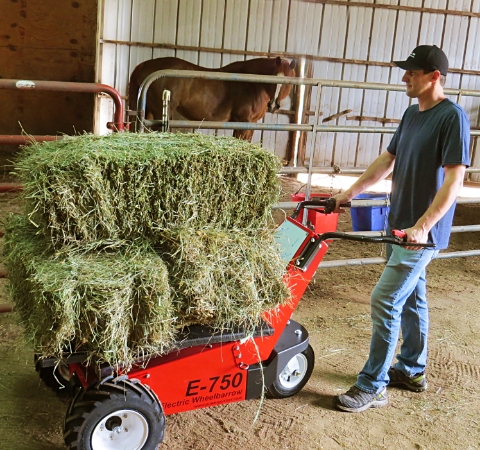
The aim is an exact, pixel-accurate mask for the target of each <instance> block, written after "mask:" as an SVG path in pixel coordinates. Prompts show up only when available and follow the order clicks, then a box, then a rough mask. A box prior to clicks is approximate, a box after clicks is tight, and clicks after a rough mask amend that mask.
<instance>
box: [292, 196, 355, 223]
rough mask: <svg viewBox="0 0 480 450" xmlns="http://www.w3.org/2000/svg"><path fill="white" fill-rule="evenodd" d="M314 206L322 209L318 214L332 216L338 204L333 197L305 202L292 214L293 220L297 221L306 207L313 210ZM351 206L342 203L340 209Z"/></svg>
mask: <svg viewBox="0 0 480 450" xmlns="http://www.w3.org/2000/svg"><path fill="white" fill-rule="evenodd" d="M312 206H316V207H318V208H321V209H320V210H318V212H320V213H323V214H331V213H332V212H333V211H335V208H336V207H337V202H336V200H335V199H334V198H333V197H330V198H323V199H322V198H318V199H317V198H312V199H311V200H305V201H303V202H299V203H298V205H297V207H296V208H295V211H294V212H293V214H292V216H291V217H292V219H296V218H297V217H298V215H299V214H300V211H301V210H302V209H303V208H305V207H310V208H308V209H313V210H315V208H312ZM350 206H351V203H350V202H347V203H342V204H341V205H340V207H344V208H349V207H350Z"/></svg>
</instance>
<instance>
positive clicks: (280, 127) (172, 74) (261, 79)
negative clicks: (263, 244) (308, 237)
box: [137, 70, 480, 267]
mask: <svg viewBox="0 0 480 450" xmlns="http://www.w3.org/2000/svg"><path fill="white" fill-rule="evenodd" d="M166 77H169V78H198V79H204V80H224V81H238V82H250V83H272V84H292V85H304V86H316V87H317V96H316V100H315V109H314V120H313V124H265V123H245V122H211V121H208V122H204V121H187V120H168V119H167V120H168V127H172V128H197V129H199V128H203V129H229V130H233V129H239V130H272V131H303V132H309V133H313V135H312V139H311V140H310V145H309V155H310V158H309V164H308V168H305V167H299V166H298V149H297V148H296V149H295V155H294V158H293V159H294V164H293V167H285V168H283V169H282V170H281V171H280V172H279V173H280V174H296V173H306V174H307V175H308V178H307V184H306V193H305V198H306V199H307V200H308V199H309V198H310V191H311V183H312V175H313V174H314V173H315V174H317V173H324V174H331V175H335V174H339V173H342V174H358V175H360V174H362V173H363V172H364V171H365V169H362V168H348V169H341V168H340V169H338V168H334V167H314V166H313V161H314V155H315V141H316V137H317V135H318V133H325V132H333V133H381V134H393V133H394V132H395V130H396V127H363V126H341V125H321V124H319V123H318V122H319V120H318V119H319V117H320V114H319V112H320V104H321V99H322V88H323V87H338V88H349V89H367V90H380V91H405V86H404V85H391V84H383V83H366V82H352V81H337V80H322V79H315V78H295V77H281V76H263V75H253V74H252V75H250V74H229V73H220V72H203V71H185V70H159V71H157V72H153V73H152V74H150V75H149V76H148V77H147V78H146V79H145V80H144V81H143V83H142V85H141V86H140V89H139V92H138V98H137V124H138V129H139V131H144V129H145V126H165V123H164V121H160V120H146V119H145V108H146V99H147V92H148V88H149V87H150V86H151V84H152V83H153V82H154V81H155V80H158V79H159V78H166ZM444 92H445V94H447V95H457V98H458V99H460V98H461V97H463V96H471V97H480V91H477V90H469V89H444ZM470 135H471V136H480V130H471V131H470ZM467 173H480V168H479V167H470V168H468V169H467ZM457 203H459V204H464V203H480V197H478V198H470V199H466V198H459V199H458V200H457ZM297 204H298V203H297V202H281V203H279V204H278V205H276V206H275V207H274V209H292V208H295V207H296V205H297ZM352 206H353V207H358V206H388V205H387V204H386V201H384V200H381V201H378V200H353V201H352ZM304 217H306V211H305V213H304ZM473 227H474V228H472V229H470V230H469V231H480V225H479V226H473ZM463 228H465V227H463ZM459 231H465V230H458V229H457V227H453V228H452V232H459ZM479 255H480V250H472V251H467V252H449V253H441V254H440V255H439V258H454V257H465V256H479ZM352 261H358V262H359V264H362V265H363V264H367V263H368V264H378V263H384V262H385V258H381V257H380V258H367V259H361V260H338V261H328V262H322V263H321V264H320V267H337V266H339V265H353V264H355V263H354V262H352Z"/></svg>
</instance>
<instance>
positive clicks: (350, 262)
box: [318, 250, 480, 269]
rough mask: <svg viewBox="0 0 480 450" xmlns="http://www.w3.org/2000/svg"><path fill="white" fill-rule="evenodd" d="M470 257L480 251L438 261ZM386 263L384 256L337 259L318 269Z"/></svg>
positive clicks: (442, 255) (441, 255) (453, 254)
mask: <svg viewBox="0 0 480 450" xmlns="http://www.w3.org/2000/svg"><path fill="white" fill-rule="evenodd" d="M470 256H480V250H465V251H460V252H445V253H439V254H438V256H437V258H436V259H449V258H466V257H470ZM386 262H387V259H386V258H384V257H382V256H377V257H373V258H358V259H336V260H334V261H322V262H321V263H320V265H319V266H318V267H319V268H320V269H331V268H333V267H345V266H366V265H369V264H385V263H386Z"/></svg>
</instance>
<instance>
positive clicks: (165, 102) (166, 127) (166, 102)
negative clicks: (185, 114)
mask: <svg viewBox="0 0 480 450" xmlns="http://www.w3.org/2000/svg"><path fill="white" fill-rule="evenodd" d="M169 108H170V91H169V90H167V89H165V90H164V91H163V111H162V131H168V130H169V128H170V127H169V124H168V118H169Z"/></svg>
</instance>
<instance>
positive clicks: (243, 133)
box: [233, 130, 255, 142]
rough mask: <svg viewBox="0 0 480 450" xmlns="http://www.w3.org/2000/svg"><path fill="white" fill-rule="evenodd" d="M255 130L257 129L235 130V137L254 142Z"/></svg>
mask: <svg viewBox="0 0 480 450" xmlns="http://www.w3.org/2000/svg"><path fill="white" fill-rule="evenodd" d="M254 131H255V130H233V137H236V138H238V139H243V140H244V141H248V142H252V138H253V132H254Z"/></svg>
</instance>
